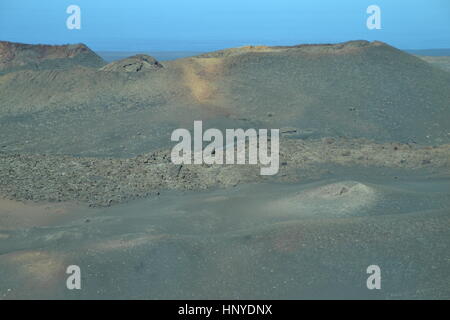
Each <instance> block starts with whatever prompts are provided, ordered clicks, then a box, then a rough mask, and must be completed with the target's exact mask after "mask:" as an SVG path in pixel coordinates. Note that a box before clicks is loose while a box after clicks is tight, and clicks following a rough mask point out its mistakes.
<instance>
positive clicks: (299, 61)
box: [0, 41, 450, 156]
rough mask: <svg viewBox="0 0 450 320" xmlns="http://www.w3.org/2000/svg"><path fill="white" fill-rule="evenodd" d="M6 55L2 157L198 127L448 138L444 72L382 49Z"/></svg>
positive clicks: (10, 47)
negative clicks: (106, 58) (172, 56)
mask: <svg viewBox="0 0 450 320" xmlns="http://www.w3.org/2000/svg"><path fill="white" fill-rule="evenodd" d="M1 57H2V58H1V61H2V66H3V67H2V68H3V70H4V72H5V70H7V68H6V67H8V68H13V69H14V68H15V69H14V70H13V71H10V72H8V73H6V74H4V75H3V76H1V77H0V92H1V95H0V123H1V125H2V128H3V130H2V131H3V132H2V136H3V139H2V144H3V150H4V151H10V152H13V151H14V152H22V151H26V152H33V151H36V150H39V151H40V152H46V153H62V154H78V155H92V156H130V155H137V154H140V153H143V152H148V151H150V150H154V149H155V148H159V147H164V146H165V145H167V143H168V142H169V134H170V132H171V131H172V130H173V129H175V128H179V127H189V126H190V125H192V123H193V121H194V120H196V119H202V120H204V121H207V123H208V124H210V125H211V126H216V127H218V128H223V127H225V126H228V127H230V126H231V127H244V128H245V127H255V128H258V127H268V128H291V129H293V130H296V132H297V134H298V136H299V137H304V138H307V137H325V136H347V137H353V138H368V139H374V140H376V141H380V142H390V141H399V142H417V143H421V144H429V145H433V144H440V143H444V142H449V141H450V135H449V123H448V119H449V118H450V108H448V106H449V104H450V90H448V88H450V73H448V72H445V71H443V70H440V69H437V68H435V67H433V66H431V65H430V64H428V63H427V62H425V61H423V60H421V59H419V58H417V57H415V56H412V55H410V54H407V53H405V52H403V51H400V50H398V49H396V48H393V47H391V46H389V45H387V44H385V43H381V42H367V41H351V42H346V43H341V44H334V45H331V44H327V45H300V46H293V47H266V46H247V47H242V48H234V49H227V50H221V51H217V52H212V53H208V54H203V55H200V56H195V57H190V58H184V59H178V60H174V61H165V62H164V63H160V62H158V61H156V60H155V59H153V58H152V57H149V56H145V55H138V56H134V57H130V58H126V59H124V60H120V61H115V62H113V63H111V64H108V65H104V63H103V62H102V61H101V59H100V58H99V57H98V56H97V55H96V54H95V53H93V52H92V51H91V50H89V49H88V48H87V47H85V46H83V45H74V46H43V45H22V44H12V43H5V42H3V44H2V49H1ZM55 65H56V66H58V67H55V68H51V66H55ZM62 65H64V69H61V68H59V66H62ZM27 66H28V67H27ZM30 66H32V67H30ZM10 70H11V69H10ZM106 71H108V72H106ZM17 130H21V131H22V132H23V135H22V136H20V137H19V136H18V135H17V134H16V132H17Z"/></svg>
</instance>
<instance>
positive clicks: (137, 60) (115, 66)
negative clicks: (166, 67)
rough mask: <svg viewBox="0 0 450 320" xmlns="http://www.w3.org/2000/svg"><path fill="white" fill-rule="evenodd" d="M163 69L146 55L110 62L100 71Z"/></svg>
mask: <svg viewBox="0 0 450 320" xmlns="http://www.w3.org/2000/svg"><path fill="white" fill-rule="evenodd" d="M161 68H163V65H162V64H161V63H159V62H158V61H157V60H156V59H155V58H153V57H151V56H148V55H146V54H138V55H135V56H132V57H129V58H125V59H122V60H119V61H115V62H112V63H110V64H108V65H106V66H104V67H102V68H101V69H100V70H101V71H115V72H143V71H152V70H157V69H161Z"/></svg>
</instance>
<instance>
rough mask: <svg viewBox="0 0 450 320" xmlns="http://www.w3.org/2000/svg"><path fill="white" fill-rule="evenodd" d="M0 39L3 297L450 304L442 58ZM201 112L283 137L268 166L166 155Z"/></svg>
mask: <svg viewBox="0 0 450 320" xmlns="http://www.w3.org/2000/svg"><path fill="white" fill-rule="evenodd" d="M0 44H1V45H0V133H1V135H0V274H1V275H0V299H29V298H44V299H52V298H63V299H78V298H88V299H103V298H113V299H114V298H119V299H133V298H136V299H141V298H146V299H161V298H172V299H199V298H218V299H220V298H234V299H238V298H247V299H300V298H306V299H307V298H340V299H341V298H357V299H359V298H369V299H406V298H413V299H417V298H422V299H448V298H449V297H450V291H449V288H450V272H449V270H450V234H449V233H450V209H449V208H450V90H449V89H450V73H449V72H448V71H446V69H445V66H444V65H441V64H439V63H437V64H436V61H434V60H433V59H432V60H430V59H427V58H423V57H420V58H418V57H415V56H412V55H409V54H407V53H405V52H402V51H400V50H398V49H396V48H393V47H391V46H389V45H387V44H384V43H381V42H366V41H351V42H346V43H342V44H336V45H300V46H294V47H266V46H247V47H241V48H235V49H227V50H221V51H217V52H212V53H207V54H202V55H199V56H195V57H189V58H183V59H176V60H173V61H163V62H160V61H157V60H155V59H154V58H152V57H149V56H146V55H134V56H131V57H128V58H125V59H122V60H119V61H114V62H111V63H109V64H107V63H106V62H105V61H103V60H102V59H101V58H100V57H98V56H97V55H96V54H95V53H94V52H92V51H91V50H90V49H89V48H87V47H86V46H84V45H71V46H47V45H40V46H32V45H23V44H13V43H9V42H1V43H0ZM429 62H430V63H429ZM431 63H432V64H431ZM200 119H201V120H203V121H204V127H205V128H206V127H214V128H219V129H224V128H244V129H245V128H280V129H281V130H280V132H281V136H282V137H281V140H280V171H279V173H278V174H277V175H275V176H272V177H267V176H266V177H263V176H261V175H260V174H259V167H258V166H257V165H223V166H222V165H211V166H210V165H182V166H181V165H174V164H172V162H171V161H170V150H171V147H172V146H173V143H171V141H170V133H171V132H172V131H173V130H174V129H176V128H187V129H191V128H192V125H193V121H194V120H200ZM72 264H76V265H79V266H80V267H81V270H82V286H83V289H82V290H80V291H69V290H67V289H66V287H65V280H66V277H67V275H66V274H65V269H66V268H67V266H69V265H72ZM372 264H376V265H379V266H380V267H381V269H382V279H383V280H382V290H379V291H378V290H375V291H370V290H368V289H367V288H366V279H367V276H368V275H367V274H366V268H367V267H368V266H369V265H372Z"/></svg>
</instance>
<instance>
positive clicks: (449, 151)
mask: <svg viewBox="0 0 450 320" xmlns="http://www.w3.org/2000/svg"><path fill="white" fill-rule="evenodd" d="M280 145H281V146H280V172H279V173H278V174H277V175H276V176H273V177H268V176H261V175H260V170H259V166H258V165H245V166H242V165H174V164H172V162H171V161H170V150H161V151H155V152H151V153H147V154H143V155H140V156H137V157H133V158H125V159H120V158H109V159H103V158H84V157H72V156H56V155H31V154H8V153H0V168H1V170H0V194H2V195H4V196H6V197H8V198H10V199H17V200H34V201H44V202H45V201H58V202H59V201H78V202H82V203H88V204H89V205H91V206H109V205H112V204H117V203H121V202H126V201H129V200H131V199H137V198H143V197H148V196H157V195H158V194H159V193H160V192H163V191H165V190H171V189H175V190H204V189H208V188H215V187H219V188H220V187H230V186H235V185H237V184H241V183H248V182H258V181H259V182H261V181H280V182H281V181H283V182H296V181H300V180H303V179H312V178H319V177H320V176H321V175H323V174H324V172H326V171H327V170H325V169H323V168H324V167H325V166H327V165H334V166H344V167H345V166H346V167H351V166H359V167H367V168H371V167H385V168H397V169H410V170H418V169H421V168H429V169H433V170H435V171H438V172H441V173H444V174H448V173H449V172H450V170H449V168H450V146H449V145H442V146H436V147H430V146H425V147H423V146H417V145H414V144H400V143H386V144H378V143H374V142H371V141H368V140H362V139H343V138H341V139H336V138H323V139H316V140H301V139H287V138H283V139H282V140H281V143H280Z"/></svg>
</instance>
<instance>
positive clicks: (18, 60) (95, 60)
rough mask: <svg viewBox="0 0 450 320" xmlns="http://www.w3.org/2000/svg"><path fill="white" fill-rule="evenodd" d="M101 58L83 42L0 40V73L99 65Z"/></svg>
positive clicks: (102, 63) (100, 64) (102, 62)
mask: <svg viewBox="0 0 450 320" xmlns="http://www.w3.org/2000/svg"><path fill="white" fill-rule="evenodd" d="M104 64H105V62H104V61H103V59H102V58H100V57H99V56H98V55H97V54H95V53H94V52H93V51H92V50H91V49H89V48H88V47H87V46H86V45H84V44H72V45H41V44H38V45H32V44H23V43H15V42H8V41H0V73H5V72H9V71H16V70H22V69H51V68H64V67H71V66H74V65H82V66H86V67H97V68H98V67H101V66H103V65H104Z"/></svg>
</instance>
